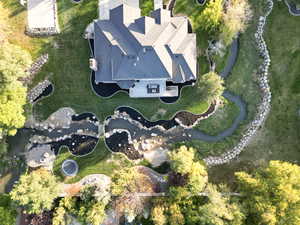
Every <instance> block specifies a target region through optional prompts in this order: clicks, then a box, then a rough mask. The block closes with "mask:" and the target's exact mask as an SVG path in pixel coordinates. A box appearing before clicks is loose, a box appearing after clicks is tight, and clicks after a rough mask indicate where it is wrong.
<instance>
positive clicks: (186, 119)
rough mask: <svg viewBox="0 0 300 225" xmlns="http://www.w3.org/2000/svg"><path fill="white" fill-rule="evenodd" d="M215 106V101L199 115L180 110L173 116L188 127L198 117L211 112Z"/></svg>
mask: <svg viewBox="0 0 300 225" xmlns="http://www.w3.org/2000/svg"><path fill="white" fill-rule="evenodd" d="M215 106H216V103H215V102H214V103H212V104H211V105H210V106H209V108H208V110H207V111H206V112H205V113H203V114H200V115H195V114H193V113H190V112H187V111H181V112H178V113H177V114H176V116H175V118H177V119H178V120H180V121H181V123H182V124H183V125H185V126H188V127H190V126H193V125H194V124H195V123H196V122H197V120H198V119H200V118H203V117H206V116H208V115H209V114H211V113H212V112H213V111H214V110H215Z"/></svg>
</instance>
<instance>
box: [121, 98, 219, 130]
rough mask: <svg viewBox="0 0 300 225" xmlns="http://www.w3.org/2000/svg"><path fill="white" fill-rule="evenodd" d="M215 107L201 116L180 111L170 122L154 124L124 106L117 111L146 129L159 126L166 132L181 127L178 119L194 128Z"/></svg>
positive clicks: (213, 105)
mask: <svg viewBox="0 0 300 225" xmlns="http://www.w3.org/2000/svg"><path fill="white" fill-rule="evenodd" d="M215 106H216V103H215V102H214V103H212V104H211V105H210V107H209V108H208V110H207V111H206V112H205V113H202V114H199V115H197V114H193V113H191V112H187V111H180V112H177V113H176V115H175V116H174V117H173V118H172V119H170V120H157V121H154V122H152V121H149V120H147V119H145V118H144V116H143V115H142V114H140V113H139V112H138V111H136V110H135V109H133V108H130V107H126V106H122V107H119V108H117V111H119V112H120V113H122V112H125V113H127V114H128V115H129V116H130V118H131V119H133V120H136V121H138V122H140V123H141V124H142V125H143V126H144V127H146V128H151V127H154V126H157V125H159V126H162V127H163V128H165V129H166V130H169V129H171V128H172V127H175V126H179V123H178V122H177V121H176V119H179V120H180V121H181V123H182V124H183V125H184V126H188V127H190V126H193V125H194V124H195V123H196V122H197V120H198V119H200V118H203V117H206V116H208V115H209V114H211V113H212V112H213V111H214V110H215Z"/></svg>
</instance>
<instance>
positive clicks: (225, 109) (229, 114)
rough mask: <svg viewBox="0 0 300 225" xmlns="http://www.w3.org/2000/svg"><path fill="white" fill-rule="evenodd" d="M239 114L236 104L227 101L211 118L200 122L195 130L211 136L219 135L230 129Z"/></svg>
mask: <svg viewBox="0 0 300 225" xmlns="http://www.w3.org/2000/svg"><path fill="white" fill-rule="evenodd" d="M238 114H239V108H238V107H237V106H236V105H235V104H234V103H232V102H228V101H227V100H225V103H224V104H223V105H222V106H220V107H219V108H218V109H217V111H216V112H215V113H214V114H213V115H212V116H211V117H209V118H208V119H205V120H202V121H200V122H199V123H198V125H197V126H196V127H195V129H198V130H200V131H203V132H204V133H206V134H209V135H217V134H219V133H220V132H222V131H223V130H225V129H227V128H229V127H230V126H231V125H232V123H233V121H234V119H235V118H236V117H237V116H238Z"/></svg>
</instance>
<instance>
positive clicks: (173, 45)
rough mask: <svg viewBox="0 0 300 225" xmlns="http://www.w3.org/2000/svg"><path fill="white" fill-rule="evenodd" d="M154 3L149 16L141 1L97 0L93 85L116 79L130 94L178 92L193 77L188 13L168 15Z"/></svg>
mask: <svg viewBox="0 0 300 225" xmlns="http://www.w3.org/2000/svg"><path fill="white" fill-rule="evenodd" d="M103 2H104V3H103ZM101 3H102V4H101ZM154 5H155V9H154V11H152V12H151V15H150V16H141V10H140V8H139V0H122V1H121V2H120V1H119V2H118V1H116V0H111V1H106V2H105V1H100V5H99V11H100V12H99V13H100V16H99V19H97V20H95V21H93V23H92V24H91V25H90V30H92V31H93V33H92V35H90V38H92V39H93V46H92V48H93V58H92V59H90V68H91V69H92V70H93V71H94V73H95V82H96V84H99V83H101V84H117V85H118V86H119V87H120V88H121V89H125V90H129V95H130V97H133V98H140V97H176V96H178V95H179V91H178V89H179V88H178V86H179V85H184V84H185V83H190V82H191V81H195V80H196V78H197V51H196V35H195V34H194V33H190V32H189V29H188V26H189V24H188V18H187V17H183V16H176V17H173V16H171V11H169V10H167V9H163V8H162V4H161V2H160V1H159V0H155V4H154Z"/></svg>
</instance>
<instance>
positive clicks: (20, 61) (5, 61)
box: [0, 41, 32, 86]
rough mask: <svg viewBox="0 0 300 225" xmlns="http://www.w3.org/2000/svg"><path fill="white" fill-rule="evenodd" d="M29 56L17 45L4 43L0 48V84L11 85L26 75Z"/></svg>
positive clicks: (29, 61) (29, 60)
mask: <svg viewBox="0 0 300 225" xmlns="http://www.w3.org/2000/svg"><path fill="white" fill-rule="evenodd" d="M31 63H32V60H31V56H30V54H29V53H28V52H27V51H25V50H23V49H22V48H21V47H19V46H17V45H13V44H10V43H9V42H7V41H4V42H3V43H2V44H1V46H0V84H1V86H2V85H3V84H5V83H11V82H13V81H16V80H17V79H18V78H23V77H26V76H27V75H28V73H27V72H26V69H28V68H29V66H30V65H31Z"/></svg>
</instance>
